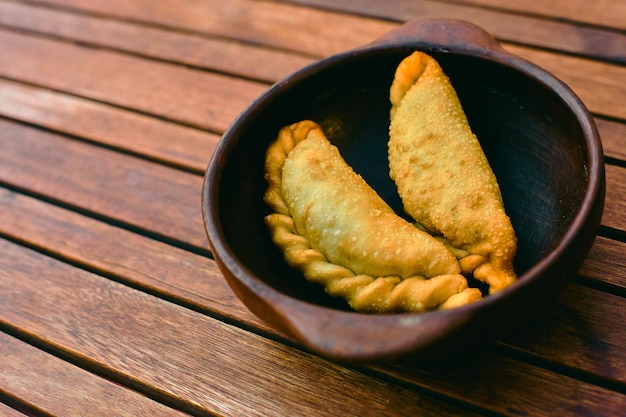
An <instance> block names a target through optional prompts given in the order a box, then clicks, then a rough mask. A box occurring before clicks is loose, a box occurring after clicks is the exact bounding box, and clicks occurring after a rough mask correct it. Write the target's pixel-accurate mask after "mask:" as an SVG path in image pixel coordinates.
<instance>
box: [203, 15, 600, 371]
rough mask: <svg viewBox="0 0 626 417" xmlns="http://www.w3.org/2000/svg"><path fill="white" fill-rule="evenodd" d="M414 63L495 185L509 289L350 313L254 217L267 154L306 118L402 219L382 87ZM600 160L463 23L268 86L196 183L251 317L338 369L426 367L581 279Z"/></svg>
mask: <svg viewBox="0 0 626 417" xmlns="http://www.w3.org/2000/svg"><path fill="white" fill-rule="evenodd" d="M414 50H422V51H424V52H426V53H428V54H430V55H431V56H433V57H434V58H435V59H436V60H437V61H438V62H439V63H440V65H441V66H442V68H443V69H444V71H445V72H446V74H447V75H448V76H449V77H450V79H451V81H452V84H453V86H454V88H455V89H456V91H457V94H458V96H459V98H460V100H461V103H462V105H463V109H464V110H465V112H466V115H467V117H468V120H469V122H470V125H471V127H472V130H473V131H474V133H476V135H477V137H478V138H479V140H480V143H481V145H482V147H483V150H484V151H485V154H486V156H487V158H488V160H489V162H490V164H491V167H492V169H493V171H494V173H495V175H496V177H497V179H498V183H499V185H500V188H501V191H502V196H503V199H504V204H505V209H506V212H507V214H508V215H509V217H510V218H511V221H512V223H513V227H514V228H515V230H516V234H517V237H518V252H517V255H516V259H515V268H516V271H517V273H518V275H519V280H518V282H517V283H516V284H514V285H513V286H511V287H509V288H507V289H505V290H504V291H502V292H500V293H498V294H495V295H491V296H487V297H485V298H484V299H483V300H481V301H479V302H477V303H473V304H470V305H468V306H465V307H461V308H457V309H454V310H448V311H435V312H427V313H420V314H390V315H371V314H362V313H356V312H352V311H350V309H349V308H348V307H347V304H346V303H345V302H344V301H342V300H340V299H336V298H331V297H329V296H328V295H326V294H325V292H324V291H323V289H322V288H321V287H320V286H317V285H314V284H311V283H308V282H307V281H306V280H305V279H304V278H303V276H302V274H301V273H300V272H298V271H296V270H294V269H292V268H290V267H289V266H288V265H287V264H286V263H285V261H284V259H283V256H282V254H281V253H280V251H279V250H278V249H277V248H276V246H275V245H274V244H273V243H272V241H271V239H270V234H269V231H268V229H267V227H266V225H265V224H264V221H263V218H264V216H265V215H267V214H269V209H268V207H267V206H266V205H265V204H264V203H263V193H264V192H265V189H266V187H267V184H266V182H265V180H264V177H263V164H264V157H265V151H266V149H267V147H268V146H269V144H270V143H271V142H272V141H273V140H274V139H275V138H276V135H277V133H278V131H279V129H280V128H281V127H283V126H285V125H288V124H291V123H295V122H298V121H301V120H304V119H310V120H313V121H315V122H317V123H318V124H320V125H321V126H322V128H323V129H324V131H325V133H326V134H327V136H328V138H329V140H330V141H331V142H332V143H333V144H335V145H336V146H337V147H338V148H339V150H340V152H341V154H342V155H343V157H344V159H345V160H346V161H347V163H348V164H350V165H351V166H352V167H353V168H354V170H355V171H356V172H357V173H359V174H361V176H362V177H363V178H364V179H365V180H366V181H367V182H368V183H369V184H370V186H372V188H374V189H375V190H376V191H377V192H378V193H379V195H380V196H381V197H382V198H383V199H385V200H386V201H387V202H388V203H389V204H390V205H391V206H392V208H394V209H395V210H396V212H397V213H398V214H400V215H403V211H402V204H401V201H400V198H399V197H398V195H397V193H396V187H395V184H394V183H393V182H392V180H391V179H390V178H389V168H388V161H387V141H388V128H389V110H390V103H389V87H390V85H391V81H392V79H393V75H394V72H395V69H396V67H397V65H398V63H399V62H400V61H401V60H402V59H403V58H405V57H406V56H408V55H409V54H410V53H411V52H412V51H414ZM604 187H605V185H604V164H603V158H602V147H601V144H600V139H599V137H598V133H597V130H596V127H595V125H594V122H593V119H592V117H591V116H590V114H589V113H588V111H587V109H586V108H585V107H584V105H583V104H582V103H581V102H580V100H579V99H578V98H577V97H576V95H575V94H574V93H573V92H572V91H571V90H570V89H569V88H568V87H567V86H566V85H564V84H563V83H562V82H561V81H559V80H558V79H556V78H555V77H554V76H553V75H551V74H550V73H548V72H546V71H545V70H543V69H541V68H539V67H537V66H536V65H534V64H532V63H529V62H527V61H525V60H523V59H521V58H519V57H517V56H514V55H512V54H510V53H508V52H507V51H505V50H504V49H502V48H501V47H500V45H499V44H498V43H497V42H496V41H495V40H494V38H492V37H491V36H490V35H489V34H487V33H486V32H484V31H483V30H482V29H480V28H478V27H476V26H474V25H471V24H469V23H465V22H461V21H449V20H426V21H416V22H409V23H407V24H405V25H403V26H401V27H400V28H399V29H396V30H394V31H392V32H391V33H390V34H389V35H387V36H385V37H383V38H381V39H379V40H377V41H375V42H374V43H372V44H370V45H366V46H364V47H362V48H358V49H356V50H352V51H348V52H345V53H342V54H338V55H335V56H332V57H329V58H327V59H324V60H321V61H319V62H317V63H315V64H312V65H311V66H309V67H307V68H305V69H303V70H301V71H299V72H297V73H295V74H293V75H292V76H290V77H288V78H286V79H285V80H283V81H281V82H279V83H277V84H275V85H274V86H273V87H272V88H270V89H269V90H268V91H267V92H266V93H265V94H263V95H262V96H261V97H259V98H258V99H257V100H256V101H255V102H253V103H252V104H251V105H250V106H249V107H248V108H247V109H246V110H245V111H244V112H243V113H242V114H241V115H240V116H239V117H238V118H237V119H236V120H235V121H234V122H233V124H232V125H231V126H230V127H229V129H228V130H227V131H226V132H225V133H224V135H223V138H222V140H221V142H220V143H219V145H218V147H217V149H216V151H215V153H214V155H213V158H212V160H211V163H210V166H209V168H208V170H207V174H206V176H205V183H204V190H203V203H202V204H203V207H202V209H203V215H204V221H205V226H206V231H207V235H208V238H209V241H210V243H211V247H212V250H213V254H214V256H215V259H216V261H217V263H218V265H219V267H220V268H221V271H222V272H223V274H224V276H225V278H226V279H227V281H228V282H229V284H230V286H231V287H232V288H233V290H234V292H235V293H236V294H237V296H238V297H239V298H240V299H241V300H242V301H243V302H244V304H246V306H247V307H248V308H249V309H250V310H251V311H252V312H253V313H255V314H256V315H257V316H259V317H260V318H262V319H263V320H265V321H266V322H267V323H269V324H270V325H272V326H274V327H275V328H277V329H279V330H281V331H283V332H285V333H287V334H288V335H290V336H291V337H294V338H295V339H296V340H298V341H299V342H301V343H303V344H304V345H305V346H306V347H307V348H309V349H310V350H312V351H314V352H316V353H318V354H321V355H323V356H326V357H329V358H333V359H336V360H342V361H396V360H405V359H409V360H424V359H431V358H435V357H441V356H443V355H448V354H451V353H453V352H457V351H458V350H459V349H465V348H467V347H470V346H475V345H477V344H480V343H482V342H484V341H485V340H491V339H492V338H494V337H498V336H500V335H501V334H502V333H503V332H504V331H510V330H512V329H514V328H516V327H517V326H519V325H521V324H522V323H523V322H524V321H525V320H527V319H529V318H531V317H533V316H534V315H536V314H537V313H538V312H540V311H541V310H543V309H544V308H545V307H546V306H547V305H548V304H549V303H550V302H551V301H552V300H553V299H554V298H555V296H556V295H557V294H558V292H559V291H560V290H561V289H562V288H563V286H564V285H565V284H566V283H567V282H568V281H569V280H570V279H571V277H572V276H573V275H574V274H575V273H576V271H577V270H578V268H579V267H580V265H581V263H582V260H583V258H584V257H585V255H586V254H587V252H588V250H589V248H590V246H591V244H592V242H593V239H594V237H595V234H596V232H597V229H598V226H599V223H600V218H601V215H602V210H603V205H604Z"/></svg>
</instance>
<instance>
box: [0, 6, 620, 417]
mask: <svg viewBox="0 0 626 417" xmlns="http://www.w3.org/2000/svg"><path fill="white" fill-rule="evenodd" d="M433 17H450V18H459V19H464V20H468V21H471V22H474V23H476V24H478V25H479V26H482V27H483V28H485V29H486V30H488V31H489V32H491V33H493V34H494V35H495V36H496V37H497V38H498V39H499V40H500V41H501V42H502V44H503V45H504V47H505V48H507V49H509V50H510V51H512V52H514V53H517V54H519V55H521V56H523V57H525V58H528V59H529V60H531V61H533V62H535V63H537V64H539V65H540V66H543V67H544V68H546V69H548V70H549V71H551V72H553V73H554V74H556V75H557V76H558V77H559V78H561V79H562V80H564V81H565V82H566V83H568V84H569V85H570V86H571V87H572V88H573V89H574V91H575V92H576V93H577V94H578V95H579V96H580V97H581V98H582V100H583V101H584V102H585V104H586V105H587V106H588V107H589V109H590V111H591V112H592V113H593V115H594V117H595V118H596V121H597V124H598V127H599V130H600V133H601V136H602V141H603V145H604V152H605V156H606V165H607V166H606V171H607V199H606V207H605V212H604V217H603V219H602V226H601V228H600V231H599V234H598V237H597V239H596V242H595V244H594V246H593V248H592V250H591V253H590V254H589V256H588V259H586V261H585V263H584V265H583V267H582V269H581V270H580V271H579V273H578V274H577V276H576V277H575V278H574V279H573V282H572V283H571V284H569V285H568V286H567V288H566V289H565V291H564V292H563V293H562V295H561V296H560V297H559V298H558V299H557V300H556V301H555V303H554V305H553V306H552V307H551V308H550V309H549V310H547V311H545V312H544V313H543V314H542V315H541V316H540V318H539V319H537V320H536V321H535V322H534V323H533V325H532V326H530V328H527V329H522V330H520V331H518V332H515V333H514V334H513V335H511V336H509V337H507V338H506V339H505V340H499V341H497V342H496V343H493V344H489V345H487V346H486V347H485V348H483V349H481V350H480V351H479V352H476V353H475V354H473V355H472V357H471V358H467V359H466V360H461V361H456V362H454V363H453V365H448V364H446V363H433V364H422V365H419V366H397V365H395V366H390V365H368V366H362V365H342V364H337V363H334V362H331V361H328V360H325V359H323V358H320V357H317V356H315V355H312V354H310V353H307V352H306V351H305V350H304V349H302V348H301V346H299V345H298V344H297V343H295V342H293V341H291V340H289V339H288V338H286V337H285V336H283V335H281V334H279V333H277V332H276V331H274V330H272V329H271V328H270V327H268V326H266V325H265V324H264V323H262V322H261V321H260V320H258V319H257V318H256V317H255V316H253V315H252V314H251V313H250V312H249V311H248V310H247V309H246V308H245V307H244V306H243V305H242V304H241V302H240V301H239V300H238V299H237V298H236V297H235V296H234V295H233V293H232V292H231V290H230V288H229V287H228V286H227V284H226V283H225V281H224V279H223V277H222V276H221V274H220V272H219V270H218V269H217V267H216V265H215V263H214V261H213V260H212V259H211V253H210V251H209V246H208V241H207V238H206V235H205V232H204V229H203V224H202V220H201V212H200V192H201V188H202V175H203V173H204V170H205V168H206V166H207V163H208V161H209V159H210V156H211V153H212V151H213V149H214V147H215V145H216V143H217V142H218V140H219V137H220V134H221V133H222V132H223V131H224V129H225V128H226V127H227V126H228V124H229V123H230V122H231V121H232V119H233V118H234V117H235V116H236V115H237V114H238V113H239V112H240V111H241V110H242V109H243V108H244V107H245V106H246V105H247V104H248V103H249V102H250V101H252V100H253V99H254V98H255V97H257V96H258V95H259V94H260V93H262V92H263V91H264V90H266V89H267V88H268V87H269V86H270V85H271V84H272V83H273V82H275V81H277V80H279V79H281V78H283V77H285V76H286V75H288V74H290V73H291V72H293V71H295V70H297V69H299V68H301V67H303V66H305V65H307V64H309V63H311V62H314V61H315V60H317V59H320V58H321V57H324V56H328V55H330V54H333V53H337V52H340V51H344V50H347V49H349V48H352V47H356V46H360V45H362V44H365V43H368V42H370V41H372V40H374V39H375V38H377V37H378V36H380V35H382V34H384V33H386V32H388V31H389V30H391V29H393V28H395V27H396V26H398V25H399V24H400V23H402V22H403V21H406V20H409V19H419V18H433ZM625 211H626V2H623V1H621V0H594V1H593V2H585V1H570V0H552V1H546V2H535V1H534V0H456V1H453V0H448V1H444V0H441V1H434V0H428V1H426V0H424V1H419V0H411V1H409V0H407V1H376V0H366V1H359V2H357V1H350V0H308V1H307V0H299V1H253V0H228V1H224V0H204V1H199V0H198V1H193V0H168V1H158V2H157V1H152V0H134V1H130V0H89V1H85V0H31V1H14V0H0V330H2V332H1V333H0V414H2V415H10V416H14V415H15V416H17V415H24V414H25V415H59V416H73V415H84V416H101V415H102V416H114V415H116V416H120V415H131V416H134V415H146V416H156V415H180V414H185V413H189V414H194V415H234V416H252V415H260V416H273V415H277V416H295V415H303V416H305V415H306V416H313V415H329V416H335V415H354V416H365V415H376V416H381V415H412V416H416V415H419V416H431V415H432V416H453V415H454V416H456V415H464V416H479V415H490V416H491V415H511V416H520V415H524V416H526V415H528V416H543V415H546V416H573V415H581V416H583V415H584V416H617V415H624V413H626V333H625V331H624V328H625V324H626V299H625V297H626V256H625V254H626V215H625V214H624V213H625ZM529 308H532V306H529Z"/></svg>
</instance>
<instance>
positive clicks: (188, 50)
mask: <svg viewBox="0 0 626 417" xmlns="http://www.w3.org/2000/svg"><path fill="white" fill-rule="evenodd" d="M0 24H2V25H5V26H7V27H10V28H14V29H21V30H27V31H33V32H37V33H42V34H46V35H50V36H55V37H60V38H64V39H69V40H72V41H78V42H82V43H86V44H90V45H95V46H103V47H107V48H113V49H117V50H121V51H126V52H130V53H134V54H138V55H143V56H149V57H153V58H156V59H162V60H168V61H174V62H178V63H182V64H187V65H192V66H196V67H202V68H207V69H210V70H214V71H220V72H226V73H231V74H235V75H239V76H242V77H246V78H252V79H257V80H261V81H266V82H275V81H278V80H279V79H281V78H283V77H285V76H286V75H288V74H290V73H292V72H294V71H296V70H297V69H300V68H301V67H303V66H305V65H307V64H309V63H310V62H311V58H308V57H303V56H299V55H296V54H293V53H286V52H283V51H279V50H271V49H268V48H261V47H257V46H252V45H246V44H242V43H238V42H234V41H231V40H226V39H219V38H210V37H206V36H198V35H195V34H190V33H181V32H173V31H168V30H164V29H161V28H156V27H146V26H142V25H136V24H132V23H129V22H124V21H120V20H112V19H104V18H101V17H96V16H89V15H85V14H76V13H68V12H65V11H61V10H57V9H50V8H47V7H45V8H44V7H36V6H34V5H27V4H18V3H12V2H0Z"/></svg>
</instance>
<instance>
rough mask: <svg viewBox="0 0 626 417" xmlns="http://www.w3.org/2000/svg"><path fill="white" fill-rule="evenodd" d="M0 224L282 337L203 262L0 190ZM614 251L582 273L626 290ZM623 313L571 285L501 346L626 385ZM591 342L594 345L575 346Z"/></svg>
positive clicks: (612, 245)
mask: <svg viewBox="0 0 626 417" xmlns="http://www.w3.org/2000/svg"><path fill="white" fill-rule="evenodd" d="M0 216H1V217H2V218H4V219H6V221H5V222H4V223H2V224H0V234H2V235H5V236H8V237H10V238H11V239H19V240H21V241H23V242H24V243H27V244H29V245H31V246H33V247H36V248H40V249H41V250H45V251H46V252H49V253H52V254H54V255H55V256H58V257H60V258H62V259H66V260H70V261H71V262H72V263H77V264H79V265H80V266H81V267H85V268H88V269H90V270H95V271H102V272H103V273H106V274H108V275H114V276H115V277H116V279H117V280H120V281H122V282H125V283H128V284H130V285H133V286H138V287H140V288H142V289H144V290H146V291H149V292H151V293H156V294H159V295H160V296H162V297H163V296H165V297H167V298H170V299H173V300H175V301H177V302H179V303H183V304H184V305H190V306H194V308H197V309H199V310H201V311H206V312H208V313H210V314H212V315H216V316H218V317H227V318H228V319H229V320H233V321H235V322H238V323H240V324H241V325H243V326H245V327H251V328H254V329H255V331H257V332H263V333H271V334H274V335H275V336H280V337H284V336H282V335H280V334H279V333H276V332H275V331H274V330H273V329H271V328H268V327H267V326H266V325H265V324H264V323H262V322H261V321H260V320H259V319H257V318H256V317H255V316H253V315H252V314H251V313H250V312H249V311H248V310H247V309H246V308H245V307H243V305H242V304H241V302H240V301H239V300H238V299H237V298H235V297H234V295H233V294H232V292H231V291H230V289H229V288H228V286H227V285H226V282H225V280H224V279H223V277H222V276H221V274H220V273H219V271H218V270H217V268H216V266H215V264H214V263H213V262H212V261H210V260H208V259H205V258H203V257H200V256H198V255H192V254H190V253H188V252H184V251H181V250H179V249H177V248H174V247H171V246H168V245H165V244H163V243H160V242H155V241H151V240H150V239H147V238H145V237H142V236H139V235H136V234H133V233H130V232H127V231H125V230H122V229H118V228H115V227H112V226H109V225H106V224H102V223H100V222H97V221H95V220H93V219H89V218H85V217H84V216H81V215H78V214H76V213H73V212H70V211H67V210H64V209H61V208H58V207H54V206H51V205H49V204H46V203H42V202H39V201H37V200H35V199H32V198H30V197H26V196H22V195H20V194H16V193H13V192H10V191H6V190H1V189H0ZM619 244H620V242H613V241H610V240H608V239H602V238H600V239H598V241H597V242H596V245H594V248H593V250H592V254H593V258H592V259H591V260H588V261H587V262H585V264H584V265H585V266H584V267H583V270H584V271H585V272H586V273H587V274H588V275H589V276H590V277H592V278H593V279H595V280H598V281H600V282H607V283H614V282H615V281H616V280H621V285H622V286H626V277H624V276H623V274H621V275H617V276H613V272H614V271H616V272H617V273H620V271H622V270H623V269H624V268H623V267H624V266H625V265H624V259H623V257H619V256H618V257H617V258H614V257H613V255H614V254H615V251H616V250H617V251H618V252H619V246H618V245H619ZM604 260H606V261H604ZM599 264H605V265H608V266H607V267H600V265H599ZM611 265H612V266H611ZM580 300H584V301H583V302H581V301H580ZM606 300H611V302H610V305H609V307H608V308H607V310H599V309H598V306H599V305H603V302H604V301H606ZM594 303H598V304H597V305H596V304H594ZM624 308H626V305H625V304H624V300H623V299H620V298H619V297H616V296H613V295H610V294H603V293H599V292H597V291H595V290H592V289H585V288H583V287H580V286H578V285H571V286H569V287H568V288H567V289H566V291H565V295H564V296H563V297H562V299H561V301H559V303H558V304H557V307H556V308H553V309H551V310H550V311H549V312H548V313H547V314H546V315H544V316H542V317H541V319H539V320H538V321H537V322H536V326H533V327H532V328H528V329H523V330H521V331H520V332H519V333H517V334H516V335H515V336H513V337H511V338H507V339H506V340H505V343H506V344H508V345H510V346H512V347H513V348H515V349H518V350H524V351H527V352H529V353H531V354H533V355H535V356H538V357H543V358H549V359H550V360H555V359H558V358H561V362H562V363H563V364H564V365H567V366H570V367H575V368H578V369H580V370H584V371H585V372H590V373H595V372H598V370H601V371H604V372H605V373H604V375H605V376H606V377H609V378H614V379H616V380H623V382H624V383H626V377H625V375H626V365H625V364H622V363H620V362H619V361H618V359H612V360H607V359H606V357H607V356H608V357H611V358H619V357H620V356H621V355H623V353H624V352H625V351H626V345H625V344H624V343H623V335H622V334H623V332H621V331H620V329H621V325H622V324H621V319H620V314H619V312H620V311H621V309H624ZM573 316H576V317H581V319H580V321H581V323H578V322H576V321H574V320H571V317H573ZM586 317H594V318H595V320H596V322H595V323H593V322H592V323H587V322H585V326H582V325H581V324H582V323H583V322H584V320H587V319H585V318H586ZM554 338H557V339H556V342H555V340H553V339H554ZM572 338H573V340H572ZM591 340H594V341H595V344H592V345H589V344H588V345H582V346H581V343H582V342H588V341H591ZM600 343H601V344H602V345H603V346H604V347H605V348H604V349H602V351H600V352H598V351H596V350H594V349H595V348H596V347H597V345H598V344H600ZM616 360H617V362H616ZM608 363H612V365H611V367H609V365H608ZM609 371H610V372H609ZM413 382H414V383H418V382H417V381H413Z"/></svg>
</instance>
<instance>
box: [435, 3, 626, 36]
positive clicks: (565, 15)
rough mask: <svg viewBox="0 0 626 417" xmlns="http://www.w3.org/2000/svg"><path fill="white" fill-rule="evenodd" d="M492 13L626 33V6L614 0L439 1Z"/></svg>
mask: <svg viewBox="0 0 626 417" xmlns="http://www.w3.org/2000/svg"><path fill="white" fill-rule="evenodd" d="M437 1H440V2H444V3H452V4H467V5H471V6H474V7H484V8H489V9H491V10H500V11H505V12H514V13H521V14H524V15H529V16H542V17H548V18H552V19H556V20H557V21H569V22H572V23H576V24H581V23H582V24H584V25H593V26H597V27H605V28H612V29H616V30H620V31H624V30H626V3H624V2H621V1H619V0H618V1H615V0H596V1H593V2H590V1H587V0H551V1H549V2H541V1H537V0H437Z"/></svg>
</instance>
